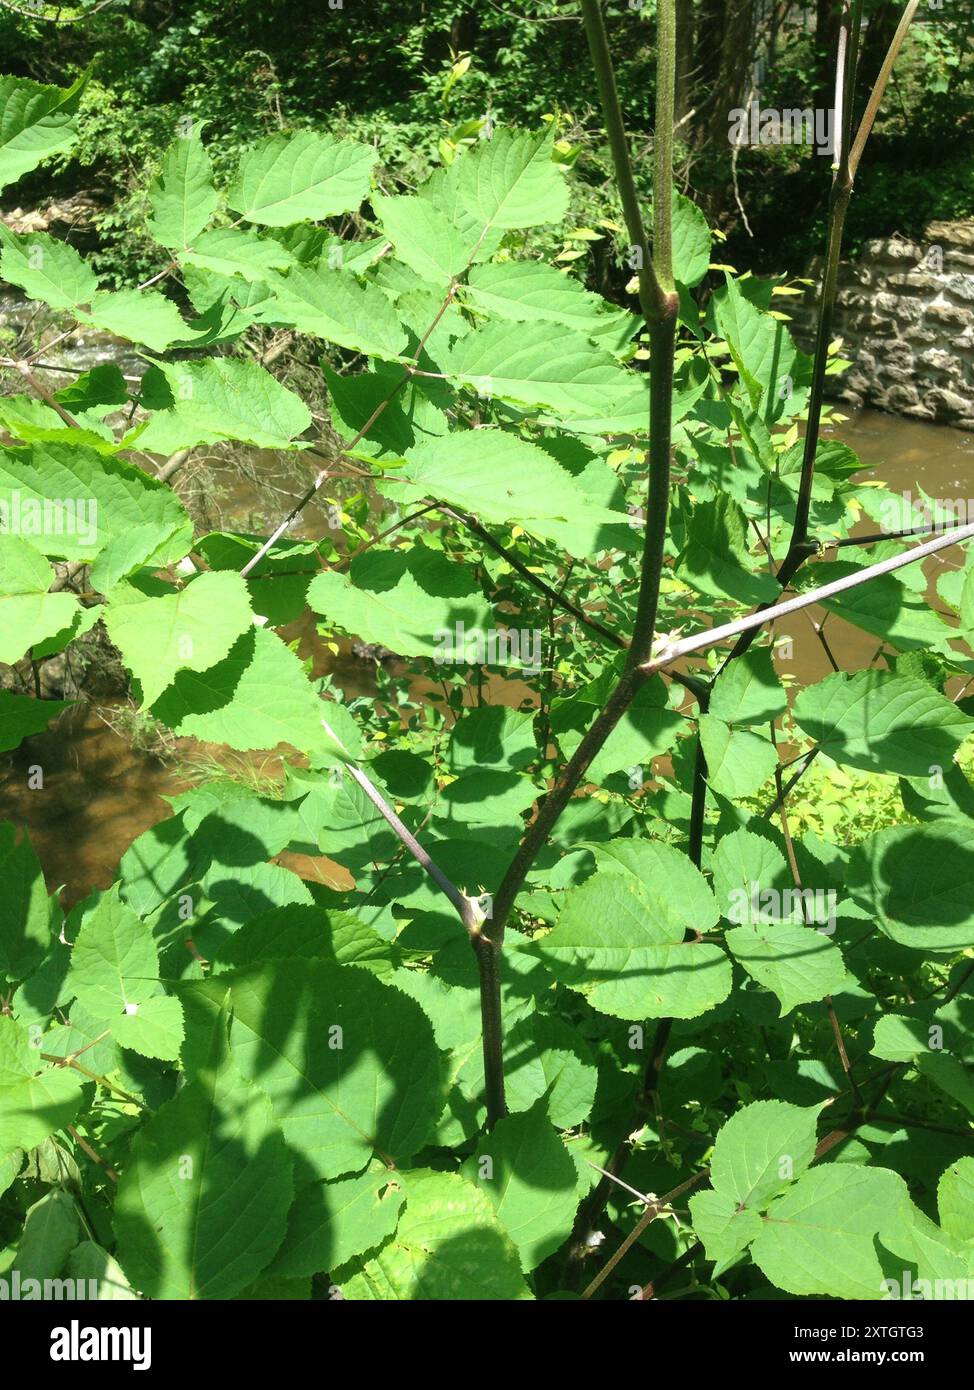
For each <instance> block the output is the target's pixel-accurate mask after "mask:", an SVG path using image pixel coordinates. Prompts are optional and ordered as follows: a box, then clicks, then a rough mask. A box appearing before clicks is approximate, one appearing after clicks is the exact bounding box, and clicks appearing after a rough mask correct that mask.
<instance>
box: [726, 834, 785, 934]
mask: <svg viewBox="0 0 974 1390" xmlns="http://www.w3.org/2000/svg"><path fill="white" fill-rule="evenodd" d="M713 870H714V894H715V896H716V898H717V902H718V903H719V905H720V911H721V914H722V915H723V916H724V917H727V918H728V919H729V920H730V921H732V922H739V921H740V920H741V916H742V906H743V905H745V904H748V903H750V901H751V895H752V891H753V888H754V885H755V884H757V886H758V887H759V888H761V889H769V888H777V889H784V888H791V887H792V886H793V883H792V879H791V876H790V875H789V873H788V868H787V865H786V864H785V857H784V855H783V854H782V853H781V851H780V850H779V849H778V847H777V845H775V844H772V842H771V841H770V840H766V839H765V838H764V836H763V835H755V834H753V832H752V831H750V830H734V831H732V832H731V833H730V834H729V835H722V836H721V837H720V840H719V841H718V843H717V848H716V849H715V850H714V858H713Z"/></svg>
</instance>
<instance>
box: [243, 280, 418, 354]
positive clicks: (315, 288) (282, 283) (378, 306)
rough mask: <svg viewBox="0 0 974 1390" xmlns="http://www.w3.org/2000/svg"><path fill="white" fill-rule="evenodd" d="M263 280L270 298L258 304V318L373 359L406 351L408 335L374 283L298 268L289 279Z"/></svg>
mask: <svg viewBox="0 0 974 1390" xmlns="http://www.w3.org/2000/svg"><path fill="white" fill-rule="evenodd" d="M264 279H265V283H266V284H267V287H268V288H269V289H270V291H271V293H272V298H271V299H269V300H267V301H266V302H265V303H263V304H261V305H260V306H259V308H258V310H257V316H258V318H260V319H261V320H263V321H264V322H265V323H273V324H279V325H287V326H288V327H291V328H296V329H297V330H298V331H299V332H300V333H310V334H312V335H313V336H314V337H316V338H324V339H325V340H326V341H327V342H330V343H338V345H339V346H340V347H345V348H349V349H350V350H351V351H353V352H362V353H365V354H366V355H367V356H369V357H379V358H393V359H397V358H399V357H400V356H401V354H402V353H403V352H404V351H405V349H406V345H407V338H406V333H405V331H404V330H403V328H402V326H401V324H400V322H399V318H398V316H397V314H396V312H395V310H394V309H393V308H392V305H391V304H390V303H389V301H388V299H387V298H386V297H385V295H384V294H383V293H382V291H381V290H380V289H377V288H376V286H375V285H372V284H369V283H364V284H362V283H360V282H359V281H358V280H356V279H355V277H354V276H353V275H349V274H348V273H347V271H343V270H327V269H325V268H324V267H320V266H319V267H316V268H314V269H312V268H310V267H308V266H295V268H294V269H293V270H292V271H291V272H290V274H288V275H277V274H273V273H272V274H269V275H266V276H265V277H264Z"/></svg>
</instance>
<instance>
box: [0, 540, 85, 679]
mask: <svg viewBox="0 0 974 1390" xmlns="http://www.w3.org/2000/svg"><path fill="white" fill-rule="evenodd" d="M53 579H54V571H53V570H52V568H51V566H50V565H49V564H48V562H47V560H45V558H44V556H43V555H42V554H41V553H40V551H39V550H35V549H34V547H33V546H32V545H29V544H28V543H27V541H24V540H21V539H20V537H19V536H11V535H6V534H4V533H2V532H0V662H6V663H7V664H8V665H12V664H13V663H14V662H15V661H19V660H20V658H21V657H22V656H23V655H24V653H25V652H26V651H27V649H28V648H29V647H32V646H34V645H35V644H37V643H40V642H43V641H44V640H45V638H48V637H53V636H54V635H55V634H56V633H58V632H60V631H61V630H62V629H63V628H66V627H69V626H70V624H71V621H72V619H73V617H74V615H75V613H76V612H77V609H78V600H77V599H76V598H75V597H74V595H73V594H49V593H48V592H47V591H48V589H49V588H50V587H51V583H52V582H53Z"/></svg>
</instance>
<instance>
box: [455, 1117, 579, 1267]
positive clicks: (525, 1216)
mask: <svg viewBox="0 0 974 1390" xmlns="http://www.w3.org/2000/svg"><path fill="white" fill-rule="evenodd" d="M461 1171H462V1173H463V1176H464V1177H465V1178H467V1179H468V1180H469V1181H470V1182H472V1183H475V1184H476V1185H477V1187H479V1189H480V1191H481V1192H483V1193H485V1194H486V1196H487V1198H488V1200H489V1202H490V1204H491V1206H492V1207H493V1208H494V1210H495V1212H496V1213H497V1216H498V1218H499V1220H500V1222H501V1224H502V1226H503V1227H504V1229H505V1230H506V1231H507V1233H508V1235H509V1236H510V1237H511V1239H512V1240H513V1242H514V1244H515V1245H516V1246H517V1248H518V1252H519V1254H520V1256H521V1267H522V1269H524V1270H525V1272H530V1271H531V1270H532V1269H535V1268H536V1267H537V1266H538V1265H539V1264H541V1262H542V1260H545V1259H547V1257H548V1256H549V1255H552V1254H554V1252H555V1251H556V1250H557V1249H558V1248H559V1246H561V1245H563V1244H564V1242H565V1240H566V1238H567V1237H568V1235H569V1234H570V1233H571V1229H572V1222H573V1220H574V1217H575V1209H576V1207H577V1206H578V1197H579V1194H578V1188H577V1180H578V1174H577V1172H576V1170H575V1162H574V1160H573V1159H572V1157H571V1155H570V1154H569V1152H568V1150H567V1149H566V1148H565V1145H564V1142H563V1140H562V1139H561V1136H560V1135H559V1134H558V1131H557V1130H556V1129H555V1127H554V1125H553V1124H552V1123H551V1121H550V1120H549V1118H548V1114H547V1105H546V1102H545V1100H544V1099H541V1100H539V1101H537V1102H536V1103H535V1104H534V1105H533V1106H532V1107H531V1109H530V1110H524V1111H522V1112H521V1113H520V1114H519V1115H508V1116H507V1117H506V1118H505V1119H503V1120H499V1121H498V1122H497V1124H496V1125H495V1126H494V1128H493V1129H492V1130H491V1132H490V1134H488V1135H484V1136H483V1137H482V1138H481V1140H480V1142H479V1144H478V1145H477V1148H476V1149H475V1150H474V1152H473V1153H472V1154H471V1156H470V1157H469V1158H468V1159H467V1161H466V1162H465V1163H464V1165H463V1168H462V1170H461Z"/></svg>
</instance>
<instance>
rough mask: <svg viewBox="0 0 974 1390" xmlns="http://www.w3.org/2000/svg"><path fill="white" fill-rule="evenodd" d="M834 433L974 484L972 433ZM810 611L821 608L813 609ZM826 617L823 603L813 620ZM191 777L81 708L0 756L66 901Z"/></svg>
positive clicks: (320, 665) (845, 643)
mask: <svg viewBox="0 0 974 1390" xmlns="http://www.w3.org/2000/svg"><path fill="white" fill-rule="evenodd" d="M834 437H837V438H840V439H842V440H843V441H845V442H846V443H848V444H849V445H850V446H851V447H852V448H854V449H855V450H856V452H857V453H858V454H859V457H860V458H861V459H862V461H863V463H864V464H865V465H866V466H867V467H868V468H869V469H870V470H873V471H871V472H870V473H869V474H867V475H866V476H870V477H876V478H881V479H882V480H883V481H884V482H885V483H887V485H888V486H889V487H890V488H891V489H892V490H893V491H896V492H906V491H912V492H914V493H915V492H916V490H917V485H918V484H921V483H922V486H923V488H924V490H925V491H926V492H927V493H928V494H929V495H931V496H935V497H965V496H967V495H969V494H974V487H972V486H971V479H972V477H974V436H972V435H969V434H964V433H962V432H960V431H957V430H951V429H944V428H938V427H936V426H933V425H926V424H921V423H916V422H913V421H907V420H903V419H899V418H897V417H895V416H890V415H883V414H881V413H880V412H878V411H863V412H861V413H860V414H859V415H857V416H856V417H855V418H854V419H851V420H849V421H848V422H847V423H845V424H844V425H842V426H841V428H839V429H837V430H835V432H834ZM262 481H263V479H262ZM279 487H280V493H281V496H280V498H279V500H280V501H283V502H285V503H286V501H287V498H289V497H292V496H296V495H298V493H299V492H300V490H301V489H300V485H299V484H297V483H295V481H294V479H293V477H292V478H290V479H288V478H287V477H285V476H283V475H282V476H281V477H280V479H279ZM227 494H228V508H229V509H232V511H233V513H234V514H235V515H237V516H239V517H240V518H241V520H240V522H238V524H240V525H244V526H246V525H254V527H255V529H257V527H258V526H259V525H260V522H259V518H258V516H257V515H256V513H257V509H258V496H257V493H256V492H255V491H254V487H253V485H252V484H251V483H250V482H248V481H247V480H246V479H244V480H242V481H241V480H239V479H238V480H237V481H235V482H233V483H232V484H231V483H230V482H229V474H228V489H227ZM264 505H265V506H266V501H265V504H264ZM285 509H286V506H285ZM228 514H229V510H228ZM326 526H327V516H326V512H325V509H324V508H322V507H319V508H318V509H317V510H311V511H310V512H309V514H308V516H307V517H306V526H305V528H304V529H302V530H297V531H295V532H294V533H293V534H295V535H322V534H324V531H325V528H326ZM867 529H872V528H867ZM959 563H962V557H961V555H960V554H959V553H958V552H957V551H955V550H953V549H948V550H946V551H943V552H941V554H940V555H938V556H936V557H934V558H933V559H932V560H931V561H928V573H929V574H930V575H931V577H932V578H933V579H935V578H936V574H937V572H938V566H941V565H951V566H955V567H956V566H957V565H958V564H959ZM810 611H811V612H812V614H813V615H816V610H810ZM822 616H823V614H821V613H818V614H817V618H818V620H821V618H822ZM791 624H792V630H791V632H790V633H789V634H788V635H790V636H792V637H793V639H794V643H795V656H794V661H793V663H788V664H787V665H785V664H781V665H780V667H779V669H781V671H782V673H783V674H785V673H790V674H791V675H793V676H794V677H795V678H797V679H798V680H799V681H800V682H801V683H802V684H804V683H807V682H811V681H815V680H820V679H821V678H822V677H823V676H825V675H827V674H828V673H829V671H830V670H831V666H830V665H829V662H828V658H827V657H826V655H825V652H824V650H823V648H822V646H821V644H820V642H819V641H818V639H817V638H816V636H815V633H814V631H813V629H812V627H811V625H810V623H809V621H808V619H807V617H806V616H805V615H804V614H795V615H794V616H793V618H792V619H791ZM826 633H827V636H828V639H829V644H830V646H831V649H832V651H833V654H834V656H835V659H836V661H837V662H838V663H839V665H840V666H842V667H843V668H844V669H853V670H855V669H858V668H860V667H862V666H866V665H868V664H869V663H870V662H871V661H872V660H873V658H874V656H875V654H876V652H877V649H878V647H879V640H878V638H873V637H870V636H869V635H868V634H865V633H863V632H861V631H859V630H858V629H856V628H854V627H852V626H850V625H849V624H848V623H846V622H844V621H843V620H842V619H840V618H837V617H835V616H834V615H833V616H830V617H829V619H828V624H827V627H826ZM284 635H285V637H286V638H287V639H288V640H292V639H294V638H297V639H299V641H300V648H299V650H300V653H301V655H302V657H310V658H311V660H312V663H313V667H314V674H315V675H316V676H322V675H325V674H327V673H330V674H331V675H332V678H333V679H334V681H335V683H336V685H338V686H339V687H340V688H341V689H342V690H343V691H344V692H345V694H346V696H347V697H348V698H354V697H355V696H358V695H373V694H375V690H376V683H375V668H374V666H373V665H372V663H371V662H368V661H362V660H359V659H358V658H356V657H355V656H354V655H353V653H352V651H351V646H350V643H348V642H342V643H339V650H338V652H337V654H336V653H333V652H332V651H330V650H329V648H328V647H326V646H325V644H324V643H323V642H322V641H321V639H320V638H319V637H318V635H317V633H316V631H315V623H314V619H313V618H312V616H311V615H310V614H308V615H306V616H305V617H304V618H302V620H301V621H300V622H298V623H294V624H292V625H291V626H290V627H288V628H286V629H284ZM393 669H395V668H393ZM485 685H486V692H485V693H486V696H487V698H488V699H490V700H491V701H493V702H498V701H500V700H504V701H505V702H506V703H511V704H515V705H516V704H519V703H520V702H521V701H523V700H525V699H532V700H533V698H534V692H533V691H532V690H531V689H530V687H528V686H526V685H524V684H522V683H521V682H507V681H505V680H503V678H501V677H498V676H492V677H491V678H490V679H489V681H488V682H486V683H485ZM435 688H436V686H435V682H434V681H431V680H422V681H418V682H417V683H416V684H415V686H414V693H415V694H418V695H422V694H425V693H428V692H429V691H431V690H433V689H435ZM469 695H470V698H471V699H474V698H475V691H474V690H473V689H471V690H470V691H469ZM185 742H186V745H187V747H189V746H191V741H189V740H186V741H185ZM211 751H213V752H214V753H215V752H216V750H211ZM37 768H40V769H41V770H42V774H43V787H38V788H37V789H31V788H30V785H29V784H30V782H36V781H37V777H36V774H35V775H34V776H32V775H31V774H32V770H34V769H37ZM186 785H187V784H186V780H185V776H184V775H181V773H180V769H179V765H178V763H177V764H176V765H175V766H171V765H166V764H164V763H162V762H160V761H159V760H158V759H156V758H153V757H150V756H148V755H146V754H142V753H139V752H136V751H134V750H133V749H132V747H131V745H130V744H129V742H128V741H127V740H126V739H123V738H121V737H119V735H118V734H116V733H115V732H114V731H113V730H112V729H110V728H108V727H107V726H106V725H105V724H104V723H103V722H102V720H101V719H99V717H98V716H97V714H95V713H94V712H93V711H90V710H86V709H85V708H84V707H83V706H78V707H77V708H75V709H73V710H69V711H68V712H67V713H66V714H65V716H64V717H63V718H62V719H61V720H60V721H59V723H58V725H57V727H56V728H54V729H52V730H49V731H48V732H46V733H43V734H39V735H37V736H36V737H35V738H32V739H30V740H29V741H28V744H27V745H26V746H24V747H21V748H20V749H18V750H17V751H16V752H14V753H7V754H0V819H2V820H9V821H13V822H14V823H15V824H17V825H21V826H24V827H25V828H26V829H27V830H28V831H29V833H30V837H31V840H32V841H33V843H34V846H35V848H36V849H37V852H38V854H39V855H40V858H41V862H42V863H43V865H44V869H45V873H46V876H47V880H48V885H49V887H50V888H51V889H55V888H60V887H62V886H64V888H65V891H64V893H63V894H62V901H64V902H65V904H66V905H67V904H70V903H73V902H75V901H77V900H78V899H79V898H83V897H84V896H86V894H88V893H89V892H91V891H92V889H95V888H104V887H107V885H108V884H109V883H110V882H111V881H112V878H113V875H114V872H115V867H116V865H117V863H118V860H119V858H120V857H121V855H122V854H123V853H124V852H125V850H126V849H127V848H128V846H129V845H130V844H131V842H132V841H133V840H134V839H135V838H136V836H138V835H140V834H141V833H142V832H143V831H144V830H146V829H148V828H149V826H151V825H153V824H155V822H156V821H159V820H161V819H163V818H164V817H165V816H166V815H168V814H169V807H168V805H167V803H166V802H165V801H164V800H163V797H164V796H167V795H174V794H175V793H177V792H179V791H182V790H184V789H185V787H186ZM288 862H289V864H290V867H292V868H294V869H295V870H296V871H297V872H299V873H300V874H301V875H302V876H303V877H305V878H308V879H309V880H317V881H320V882H326V883H332V884H335V886H338V885H339V884H340V883H341V882H342V875H343V871H341V870H338V869H337V866H334V865H331V864H330V863H329V861H326V860H324V859H302V860H300V861H298V860H294V859H292V860H289V861H288ZM346 881H347V879H346Z"/></svg>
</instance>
